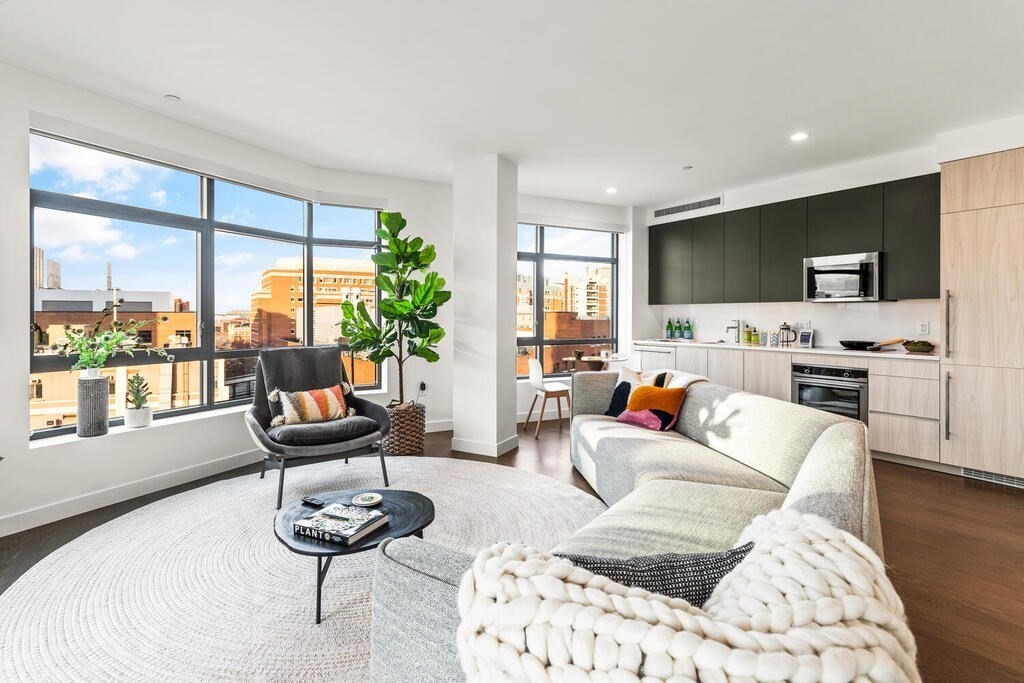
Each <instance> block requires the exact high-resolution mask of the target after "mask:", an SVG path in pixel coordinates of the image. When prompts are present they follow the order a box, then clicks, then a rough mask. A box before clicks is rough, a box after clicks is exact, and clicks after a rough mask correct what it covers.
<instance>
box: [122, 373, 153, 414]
mask: <svg viewBox="0 0 1024 683" xmlns="http://www.w3.org/2000/svg"><path fill="white" fill-rule="evenodd" d="M152 395H153V392H152V391H150V390H149V384H148V383H147V382H146V378H145V377H143V376H142V375H140V374H139V373H137V372H136V373H135V374H134V375H132V376H131V377H129V378H128V391H127V392H126V393H125V398H126V399H127V400H128V402H129V403H131V404H132V407H133V408H135V410H142V409H143V408H145V407H146V403H148V402H149V397H150V396H152Z"/></svg>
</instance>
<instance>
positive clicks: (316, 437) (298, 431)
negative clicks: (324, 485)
mask: <svg viewBox="0 0 1024 683" xmlns="http://www.w3.org/2000/svg"><path fill="white" fill-rule="evenodd" d="M378 429H380V426H379V425H378V424H377V422H376V421H375V420H371V419H370V418H368V417H363V416H362V415H354V416H352V417H344V418H342V419H340V420H330V421H328V422H311V423H309V424H294V425H281V426H280V427H271V428H270V429H268V430H267V436H269V437H270V438H271V439H273V440H274V441H276V442H277V443H279V444H283V445H285V446H319V445H321V444H339V443H341V442H343V441H351V440H352V439H356V438H358V437H360V436H365V435H367V434H372V433H373V432H376V431H377V430H378Z"/></svg>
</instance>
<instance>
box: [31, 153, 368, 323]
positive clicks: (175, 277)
mask: <svg viewBox="0 0 1024 683" xmlns="http://www.w3.org/2000/svg"><path fill="white" fill-rule="evenodd" d="M30 151H31V155H30V171H31V186H32V187H33V188H37V189H43V190H51V191H54V192H61V193H65V194H73V195H79V196H83V197H91V198H94V199H102V200H106V201H110V202H117V203H121V204H127V205H131V206H138V207H143V208H150V209H158V210H160V211H168V212H171V213H178V214H184V215H187V216H199V215H200V178H199V176H197V175H194V174H191V173H187V172H184V171H178V170H174V169H170V168H166V167H163V166H159V165H156V164H150V163H146V162H142V161H137V160H134V159H129V158H126V157H121V156H118V155H115V154H109V153H106V152H101V151H98V150H94V149H91V148H88V147H82V146H80V145H74V144H71V143H67V142H63V141H59V140H54V139H51V138H47V137H44V136H39V135H32V136H31V140H30ZM214 195H215V198H216V218H217V219H218V220H222V221H225V222H231V223H236V224H239V225H245V226H251V227H260V228H267V229H271V230H277V231H280V232H286V233H291V234H301V233H302V232H303V230H304V221H305V218H304V213H303V212H304V203H303V202H301V201H299V200H296V199H290V198H287V197H281V196H279V195H274V194H270V193H267V192H260V191H258V190H253V189H251V188H247V187H244V186H241V185H235V184H233V183H229V182H226V181H216V187H215V190H214ZM314 225H315V226H316V230H317V234H318V235H320V236H324V237H344V238H350V239H366V240H372V239H373V238H374V236H373V229H374V212H373V211H372V210H366V209H350V208H345V207H329V206H319V205H318V206H316V207H315V208H314ZM35 232H36V234H35V243H36V246H39V247H42V248H43V249H45V251H46V257H47V258H48V259H53V260H56V261H59V262H60V264H61V270H62V286H63V287H64V288H65V289H102V288H105V287H106V264H107V262H108V261H109V262H110V263H111V266H112V269H113V282H114V285H115V286H116V287H118V288H120V289H124V290H132V289H136V290H157V291H170V292H171V293H172V294H173V296H175V297H180V298H182V299H185V300H188V301H190V302H191V303H192V306H193V310H195V308H196V307H197V299H196V264H197V262H198V261H197V244H198V241H197V234H196V233H194V232H192V231H188V230H178V229H174V228H162V227H156V226H151V225H143V224H138V223H130V222H127V221H119V220H109V219H105V218H98V217H94V216H82V215H77V214H71V213H65V212H59V211H49V210H38V211H37V213H36V217H35ZM301 253H302V252H301V248H300V247H299V246H298V245H294V244H286V243H280V242H273V241H270V240H262V239H254V238H247V237H238V236H233V235H226V234H218V236H217V238H216V240H215V245H214V254H215V263H216V271H217V282H216V293H215V298H216V310H217V312H218V313H223V312H225V311H227V310H232V309H239V308H241V309H248V308H249V295H250V294H251V293H252V292H253V291H255V290H256V289H258V288H259V281H260V275H261V273H262V272H263V271H264V270H265V269H267V268H269V267H271V266H273V264H274V262H275V261H276V260H277V259H278V258H280V257H292V256H301ZM324 253H327V252H324ZM363 255H364V254H363V253H361V252H359V251H356V250H334V251H331V252H330V256H334V257H341V258H356V257H361V256H363Z"/></svg>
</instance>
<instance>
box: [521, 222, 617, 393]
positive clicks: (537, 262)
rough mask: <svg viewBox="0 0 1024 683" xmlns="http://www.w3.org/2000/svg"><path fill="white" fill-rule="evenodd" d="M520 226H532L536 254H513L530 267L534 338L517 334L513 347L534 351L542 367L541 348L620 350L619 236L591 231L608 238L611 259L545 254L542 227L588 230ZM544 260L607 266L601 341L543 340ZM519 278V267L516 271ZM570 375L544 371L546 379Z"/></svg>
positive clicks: (537, 225) (605, 231)
mask: <svg viewBox="0 0 1024 683" xmlns="http://www.w3.org/2000/svg"><path fill="white" fill-rule="evenodd" d="M520 225H532V226H533V228H534V230H535V233H534V244H535V245H536V250H535V251H516V261H527V262H531V263H532V264H533V335H530V336H524V337H521V336H519V334H518V332H517V334H516V346H517V347H519V346H523V347H532V348H534V349H536V354H537V356H536V357H537V359H538V360H539V361H540V362H541V367H543V365H544V348H545V347H546V346H572V345H582V344H587V345H593V344H595V343H599V344H602V345H603V344H608V345H611V347H612V353H615V352H616V351H618V349H619V339H618V336H619V335H618V329H619V328H618V318H619V233H617V232H613V231H611V230H591V232H598V233H601V234H602V235H609V236H610V237H611V256H607V257H606V256H579V255H573V254H561V253H554V252H552V253H548V252H547V251H546V250H545V244H544V228H545V227H547V228H558V229H562V230H588V228H573V227H569V226H562V225H545V224H539V223H523V222H517V223H516V230H517V234H518V230H519V226H520ZM545 261H574V262H577V263H600V264H606V265H610V266H611V269H612V273H611V283H610V284H611V292H610V294H611V302H610V304H609V305H610V315H609V325H610V328H611V329H610V330H609V337H607V338H604V339H545V338H544V265H545ZM516 272H517V276H518V268H517V269H516ZM571 374H572V373H571V372H550V373H549V372H545V373H544V376H545V377H568V376H570V375H571ZM525 377H527V375H519V374H518V373H517V375H516V379H523V378H525Z"/></svg>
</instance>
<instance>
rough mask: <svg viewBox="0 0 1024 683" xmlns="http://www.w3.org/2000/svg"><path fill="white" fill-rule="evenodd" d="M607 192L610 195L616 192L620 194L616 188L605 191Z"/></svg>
mask: <svg viewBox="0 0 1024 683" xmlns="http://www.w3.org/2000/svg"><path fill="white" fill-rule="evenodd" d="M605 192H607V193H608V194H615V193H616V192H618V190H617V189H615V188H614V187H609V188H607V189H606V190H605Z"/></svg>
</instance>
